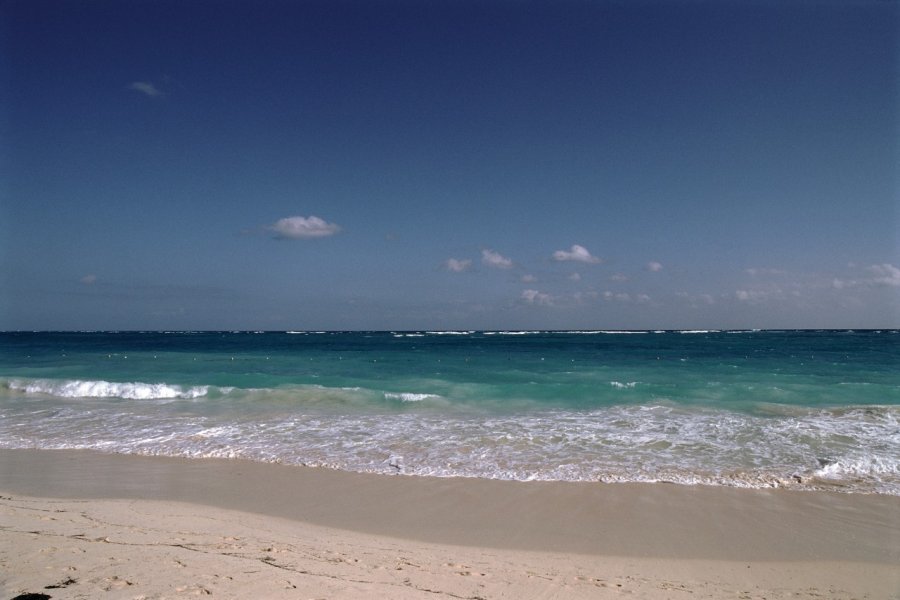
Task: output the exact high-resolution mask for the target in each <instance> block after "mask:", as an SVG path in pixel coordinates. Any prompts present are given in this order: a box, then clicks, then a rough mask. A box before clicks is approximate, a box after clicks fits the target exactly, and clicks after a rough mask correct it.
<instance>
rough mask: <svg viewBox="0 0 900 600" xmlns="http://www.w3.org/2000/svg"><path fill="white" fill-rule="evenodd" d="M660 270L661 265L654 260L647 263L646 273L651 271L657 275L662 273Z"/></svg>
mask: <svg viewBox="0 0 900 600" xmlns="http://www.w3.org/2000/svg"><path fill="white" fill-rule="evenodd" d="M662 269H663V266H662V263H658V262H656V261H655V260H651V261H650V262H648V263H647V270H648V271H651V272H653V273H658V272H660V271H662Z"/></svg>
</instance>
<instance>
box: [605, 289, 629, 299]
mask: <svg viewBox="0 0 900 600" xmlns="http://www.w3.org/2000/svg"><path fill="white" fill-rule="evenodd" d="M602 296H603V299H604V300H617V301H618V302H628V301H629V300H631V296H629V295H628V294H627V293H625V292H620V293H618V294H614V293H612V292H611V291H609V290H606V291H605V292H603V294H602Z"/></svg>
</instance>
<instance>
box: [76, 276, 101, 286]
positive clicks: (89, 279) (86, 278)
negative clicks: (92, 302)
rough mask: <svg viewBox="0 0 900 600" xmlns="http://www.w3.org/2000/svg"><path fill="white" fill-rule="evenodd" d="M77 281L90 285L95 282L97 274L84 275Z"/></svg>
mask: <svg viewBox="0 0 900 600" xmlns="http://www.w3.org/2000/svg"><path fill="white" fill-rule="evenodd" d="M79 281H81V283H83V284H84V285H92V284H94V283H96V282H97V276H96V275H93V274H91V275H85V276H84V277H82V278H81V279H80V280H79Z"/></svg>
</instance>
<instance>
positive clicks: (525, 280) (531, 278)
mask: <svg viewBox="0 0 900 600" xmlns="http://www.w3.org/2000/svg"><path fill="white" fill-rule="evenodd" d="M537 280H538V279H537V277H535V276H534V275H530V274H529V275H522V279H521V281H522V283H534V282H536V281H537Z"/></svg>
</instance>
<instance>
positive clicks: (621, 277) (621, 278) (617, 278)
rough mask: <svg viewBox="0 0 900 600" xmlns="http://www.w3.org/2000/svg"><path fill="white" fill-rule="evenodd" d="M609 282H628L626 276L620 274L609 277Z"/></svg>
mask: <svg viewBox="0 0 900 600" xmlns="http://www.w3.org/2000/svg"><path fill="white" fill-rule="evenodd" d="M610 280H611V281H628V276H627V275H624V274H622V273H616V274H615V275H613V276H612V277H610Z"/></svg>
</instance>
